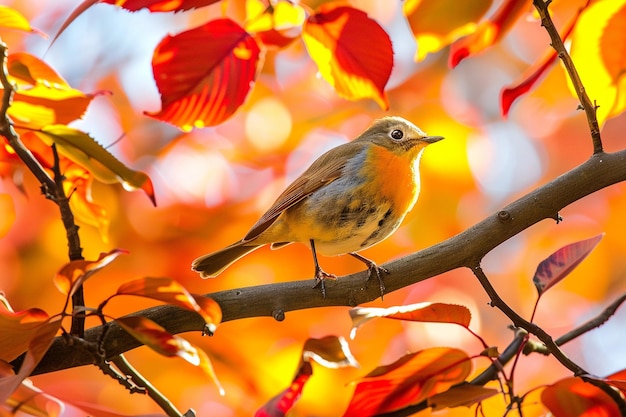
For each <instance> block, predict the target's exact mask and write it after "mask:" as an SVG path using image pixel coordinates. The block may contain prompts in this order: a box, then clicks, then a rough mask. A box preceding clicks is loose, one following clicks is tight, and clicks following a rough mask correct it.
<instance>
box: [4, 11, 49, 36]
mask: <svg viewBox="0 0 626 417" xmlns="http://www.w3.org/2000/svg"><path fill="white" fill-rule="evenodd" d="M1 28H7V29H16V30H23V31H25V32H35V33H38V34H40V35H42V36H44V37H45V34H44V33H43V32H41V31H39V30H38V29H34V28H33V27H32V26H31V25H30V23H28V20H27V19H26V18H25V17H24V16H23V15H22V14H21V13H20V12H18V11H17V10H15V9H13V8H11V7H8V6H2V5H0V29H1Z"/></svg>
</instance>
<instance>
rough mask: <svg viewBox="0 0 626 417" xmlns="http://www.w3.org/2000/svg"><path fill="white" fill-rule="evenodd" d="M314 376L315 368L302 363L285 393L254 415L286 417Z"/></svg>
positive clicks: (270, 401) (256, 416)
mask: <svg viewBox="0 0 626 417" xmlns="http://www.w3.org/2000/svg"><path fill="white" fill-rule="evenodd" d="M311 375H313V368H312V367H311V364H310V363H309V362H302V363H301V364H300V369H298V372H297V373H296V376H295V377H294V379H293V382H292V383H291V385H290V386H289V388H287V389H286V390H284V391H283V392H281V393H280V394H278V395H277V396H275V397H274V398H272V399H271V400H269V401H268V402H267V403H266V404H265V405H264V406H263V407H261V408H260V409H259V410H257V412H256V413H254V416H255V417H284V415H285V414H286V413H287V411H289V410H291V408H292V407H293V406H294V404H295V403H296V401H298V399H299V398H300V395H302V389H304V385H305V384H306V382H307V381H308V380H309V378H310V377H311Z"/></svg>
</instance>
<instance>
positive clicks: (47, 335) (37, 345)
mask: <svg viewBox="0 0 626 417" xmlns="http://www.w3.org/2000/svg"><path fill="white" fill-rule="evenodd" d="M60 328H61V319H58V318H57V319H48V320H45V321H44V322H40V323H39V324H38V325H37V326H35V328H34V329H31V332H30V335H29V336H30V338H29V341H28V350H27V351H26V355H24V361H23V362H22V365H21V366H20V370H19V372H18V373H17V374H15V375H9V376H5V377H2V378H0V404H4V403H5V402H6V401H7V399H8V398H9V397H10V396H11V394H12V393H13V392H14V391H15V390H16V389H17V388H18V387H19V386H20V384H21V383H22V381H24V379H26V378H27V377H28V376H29V375H30V374H31V373H32V372H33V370H34V369H35V367H36V366H37V364H38V363H39V361H40V360H41V358H43V355H45V353H46V352H47V351H48V348H49V347H50V345H51V344H52V341H53V340H54V337H55V336H56V334H57V332H58V331H59V329H60ZM0 334H2V337H3V338H4V337H6V336H5V335H7V334H6V333H4V332H1V333H0ZM7 336H11V335H7ZM5 355H6V353H5V352H2V356H3V357H4V356H5Z"/></svg>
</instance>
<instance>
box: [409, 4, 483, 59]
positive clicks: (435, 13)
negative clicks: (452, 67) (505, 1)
mask: <svg viewBox="0 0 626 417" xmlns="http://www.w3.org/2000/svg"><path fill="white" fill-rule="evenodd" d="M491 3H492V1H491V0H478V1H464V2H459V1H456V0H406V1H405V2H404V3H403V6H402V11H403V12H404V15H405V16H406V19H407V21H408V23H409V26H410V27H411V31H412V32H413V36H414V37H415V41H416V42H417V52H416V54H415V60H416V61H418V62H419V61H422V60H423V59H424V58H425V57H426V55H428V54H430V53H433V52H437V51H439V50H440V49H442V48H444V47H446V46H448V45H449V44H450V43H452V42H454V41H455V40H457V39H458V38H460V37H461V36H465V35H469V34H470V33H472V32H474V31H475V30H476V26H477V23H476V22H477V21H478V20H479V19H480V18H481V17H482V16H483V15H484V14H485V13H486V12H487V10H488V9H489V7H490V6H491Z"/></svg>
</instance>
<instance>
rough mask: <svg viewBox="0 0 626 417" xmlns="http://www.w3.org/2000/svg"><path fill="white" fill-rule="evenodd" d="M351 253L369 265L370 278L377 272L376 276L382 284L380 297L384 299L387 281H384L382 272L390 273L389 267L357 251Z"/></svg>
mask: <svg viewBox="0 0 626 417" xmlns="http://www.w3.org/2000/svg"><path fill="white" fill-rule="evenodd" d="M350 255H352V256H354V257H355V258H356V259H358V260H359V261H361V262H363V263H364V264H365V265H367V269H368V271H369V277H368V280H369V279H371V278H372V275H373V274H376V277H377V278H378V284H379V285H380V298H381V299H382V298H383V296H384V295H385V282H384V281H383V277H382V275H381V274H380V273H381V272H384V273H385V274H389V270H388V269H387V268H383V267H382V266H378V265H376V262H374V261H372V260H371V259H367V258H366V257H365V256H362V255H359V254H358V253H356V252H350Z"/></svg>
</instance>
